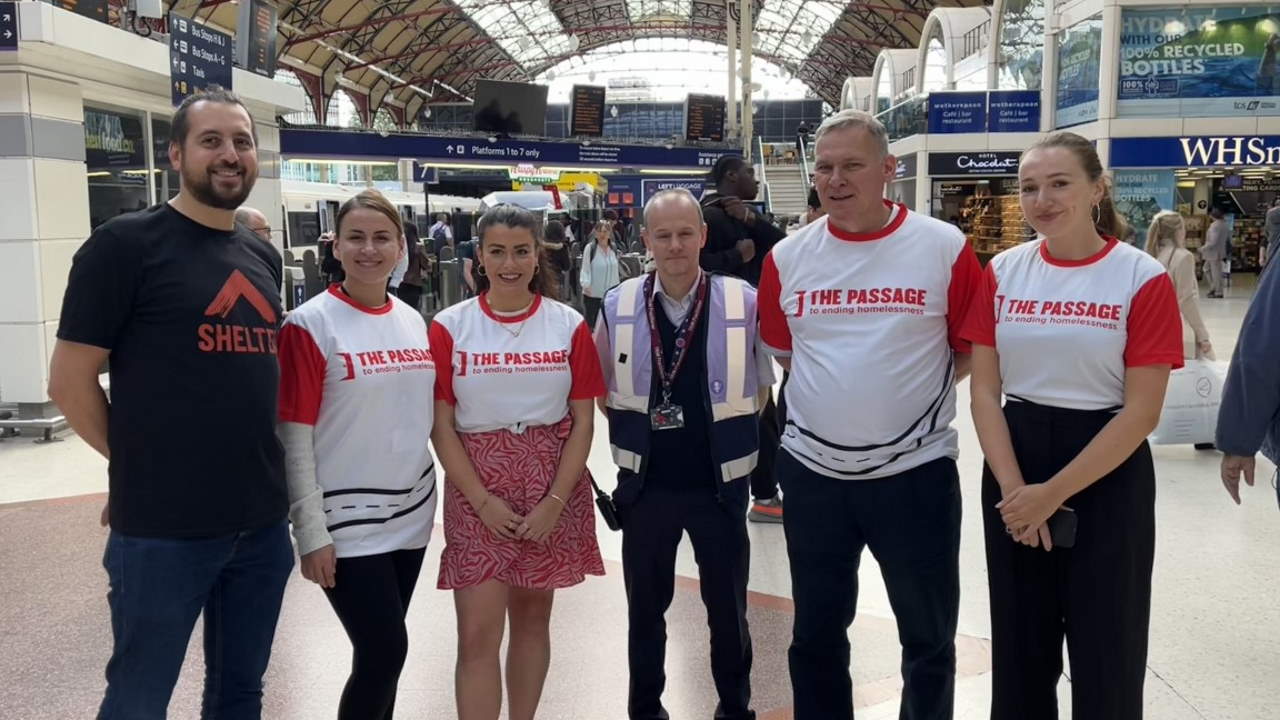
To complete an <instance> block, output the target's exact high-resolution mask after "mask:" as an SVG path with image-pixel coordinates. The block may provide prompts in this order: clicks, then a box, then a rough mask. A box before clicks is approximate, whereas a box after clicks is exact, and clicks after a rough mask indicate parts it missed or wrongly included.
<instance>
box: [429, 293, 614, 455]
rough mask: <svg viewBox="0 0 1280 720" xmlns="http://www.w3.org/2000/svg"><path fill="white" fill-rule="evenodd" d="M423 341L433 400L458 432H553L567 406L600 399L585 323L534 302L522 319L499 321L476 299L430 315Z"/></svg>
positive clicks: (555, 306)
mask: <svg viewBox="0 0 1280 720" xmlns="http://www.w3.org/2000/svg"><path fill="white" fill-rule="evenodd" d="M429 335H430V338H431V354H432V356H433V357H435V358H436V359H437V362H438V363H439V364H438V365H437V368H436V373H437V375H436V392H435V396H436V398H437V399H439V400H444V401H446V402H448V403H449V404H450V405H453V406H454V408H455V412H454V422H455V426H456V429H457V430H458V432H468V433H475V432H489V431H492V430H499V429H506V430H510V431H512V432H516V433H519V432H523V431H524V428H526V427H528V426H530V425H554V424H556V423H558V422H560V421H561V420H563V419H564V418H565V416H566V415H568V414H569V401H570V400H587V399H594V398H597V397H601V396H603V395H604V393H605V387H604V380H603V376H602V375H601V372H600V360H599V358H598V357H597V356H596V350H595V344H594V342H593V341H592V339H591V333H590V332H589V331H588V330H587V324H586V321H584V320H583V319H582V315H581V314H579V313H578V311H577V310H574V309H573V308H571V307H569V306H568V305H565V304H564V303H561V302H557V301H555V300H551V299H549V298H544V297H542V296H541V295H537V296H535V297H534V299H533V304H532V305H530V306H529V309H528V310H526V311H524V312H523V313H520V314H517V315H502V314H499V313H496V312H494V311H493V309H492V308H490V307H489V303H488V296H487V294H482V295H480V296H479V297H475V298H471V299H470V300H466V301H464V302H461V303H458V304H457V305H453V306H451V307H448V308H446V309H445V310H444V311H442V312H441V313H440V314H439V315H436V317H435V321H434V322H433V323H432V324H431V329H430V332H429Z"/></svg>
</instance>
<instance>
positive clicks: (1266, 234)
mask: <svg viewBox="0 0 1280 720" xmlns="http://www.w3.org/2000/svg"><path fill="white" fill-rule="evenodd" d="M1277 253H1280V197H1277V198H1276V199H1275V200H1274V201H1272V203H1271V209H1270V210H1267V219H1266V223H1265V225H1263V245H1262V266H1263V268H1264V269H1265V268H1266V267H1267V266H1268V265H1270V264H1271V258H1272V256H1274V255H1276V254H1277Z"/></svg>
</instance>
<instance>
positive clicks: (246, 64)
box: [236, 0, 277, 77]
mask: <svg viewBox="0 0 1280 720" xmlns="http://www.w3.org/2000/svg"><path fill="white" fill-rule="evenodd" d="M276 22H277V17H276V9H275V6H273V5H271V4H269V3H266V2H263V0H240V15H239V17H238V25H237V30H236V65H238V66H240V67H242V68H244V69H245V70H248V71H249V72H252V73H257V74H259V75H262V76H264V77H273V76H274V75H275V73H276Z"/></svg>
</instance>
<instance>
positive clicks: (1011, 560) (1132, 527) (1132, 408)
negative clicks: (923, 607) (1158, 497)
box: [964, 132, 1182, 720]
mask: <svg viewBox="0 0 1280 720" xmlns="http://www.w3.org/2000/svg"><path fill="white" fill-rule="evenodd" d="M1018 183H1019V186H1020V192H1021V202H1022V212H1023V216H1024V217H1026V219H1027V222H1028V223H1030V225H1031V227H1032V228H1034V229H1035V231H1036V232H1037V233H1038V235H1039V236H1040V237H1039V238H1038V239H1035V240H1031V241H1028V242H1025V243H1023V244H1021V245H1019V246H1017V247H1015V248H1013V249H1011V250H1006V251H1004V252H1002V253H1000V254H999V255H997V256H995V257H994V258H993V259H992V260H991V262H990V263H989V264H988V265H987V269H986V275H985V278H984V281H983V286H982V290H981V291H980V292H979V294H978V296H977V298H976V299H975V300H974V303H973V311H972V312H971V313H970V315H969V319H968V321H967V322H966V325H965V330H964V337H965V338H966V339H969V340H971V341H972V342H973V380H972V410H973V420H974V424H975V425H976V426H977V430H978V441H979V442H980V443H981V445H982V452H983V454H984V456H985V459H986V463H985V465H984V467H983V477H982V514H983V525H984V529H985V535H986V550H987V573H988V581H989V588H990V599H991V664H992V705H991V718H992V720H1029V719H1030V718H1035V720H1053V719H1054V718H1057V717H1058V684H1059V679H1060V678H1061V677H1062V642H1063V638H1064V637H1065V638H1066V642H1067V648H1068V650H1069V655H1070V659H1071V671H1070V677H1071V712H1072V717H1074V718H1077V720H1096V719H1099V718H1114V719H1116V720H1119V719H1120V718H1124V719H1126V720H1131V719H1132V720H1137V719H1139V718H1141V717H1142V711H1143V698H1142V686H1143V680H1144V677H1145V674H1146V671H1147V662H1146V661H1147V631H1148V626H1149V624H1150V618H1151V568H1152V561H1153V559H1154V557H1155V490H1156V486H1155V467H1154V465H1153V464H1152V460H1151V450H1150V448H1149V447H1148V445H1147V440H1146V438H1147V435H1149V434H1150V433H1151V431H1152V430H1154V429H1155V427H1156V424H1157V422H1158V421H1159V419H1160V411H1161V407H1162V405H1163V402H1164V392H1165V386H1166V384H1167V382H1168V380H1169V372H1170V370H1171V369H1173V368H1178V367H1181V366H1182V331H1181V327H1182V321H1181V320H1180V319H1179V317H1178V301H1177V297H1176V296H1175V294H1174V289H1173V283H1172V282H1171V281H1170V279H1169V274H1168V273H1167V272H1165V269H1164V267H1163V266H1161V264H1160V263H1159V262H1157V261H1155V260H1154V259H1152V257H1151V256H1150V255H1148V254H1146V253H1144V252H1142V251H1141V250H1138V249H1137V248H1134V247H1132V246H1131V245H1128V244H1126V243H1124V242H1121V241H1120V240H1119V239H1118V238H1117V237H1115V236H1113V235H1111V234H1109V233H1107V232H1104V231H1102V228H1113V227H1117V226H1121V225H1122V222H1123V221H1121V220H1120V219H1119V218H1118V217H1117V215H1116V211H1115V207H1114V205H1113V204H1112V202H1111V182H1110V178H1108V177H1107V176H1106V175H1105V174H1104V173H1103V170H1102V164H1101V162H1100V161H1099V160H1098V153H1097V151H1096V150H1095V149H1094V147H1093V143H1091V142H1090V141H1089V140H1087V139H1085V138H1083V137H1081V136H1079V135H1076V134H1074V133H1069V132H1059V133H1054V134H1052V135H1049V136H1048V137H1047V138H1045V139H1044V140H1041V141H1040V142H1039V143H1037V144H1036V145H1034V146H1032V147H1031V149H1029V150H1027V151H1026V152H1025V153H1023V155H1022V160H1021V162H1020V163H1019V166H1018ZM1002 398H1004V399H1005V402H1004V407H1003V408H1002V407H1001V401H1002Z"/></svg>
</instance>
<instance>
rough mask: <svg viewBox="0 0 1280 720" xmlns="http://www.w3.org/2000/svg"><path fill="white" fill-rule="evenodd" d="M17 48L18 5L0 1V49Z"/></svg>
mask: <svg viewBox="0 0 1280 720" xmlns="http://www.w3.org/2000/svg"><path fill="white" fill-rule="evenodd" d="M17 49H18V6H17V3H13V2H0V50H17Z"/></svg>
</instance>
